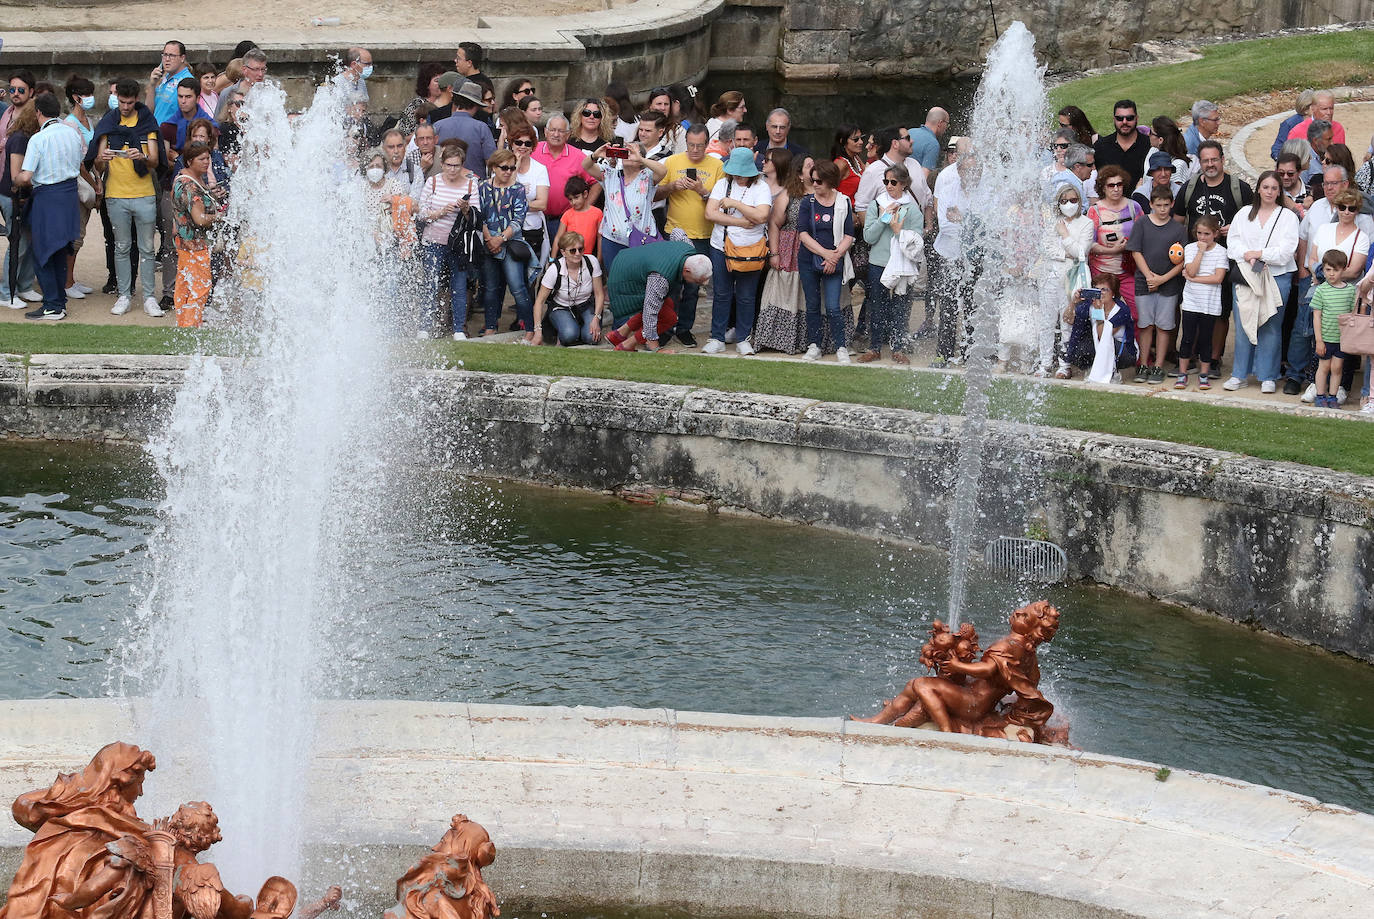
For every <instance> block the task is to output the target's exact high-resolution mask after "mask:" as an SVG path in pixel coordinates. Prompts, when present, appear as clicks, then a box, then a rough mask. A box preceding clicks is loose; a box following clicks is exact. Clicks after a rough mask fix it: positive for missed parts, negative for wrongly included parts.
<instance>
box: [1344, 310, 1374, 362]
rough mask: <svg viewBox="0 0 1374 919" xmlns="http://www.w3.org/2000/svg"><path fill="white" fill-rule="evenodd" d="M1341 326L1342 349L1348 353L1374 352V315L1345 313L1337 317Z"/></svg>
mask: <svg viewBox="0 0 1374 919" xmlns="http://www.w3.org/2000/svg"><path fill="white" fill-rule="evenodd" d="M1337 321H1338V322H1339V323H1340V326H1341V351H1343V352H1344V353H1346V354H1374V315H1371V314H1369V313H1345V314H1343V315H1341V316H1338V317H1337Z"/></svg>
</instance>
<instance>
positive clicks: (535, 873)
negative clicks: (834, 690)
mask: <svg viewBox="0 0 1374 919" xmlns="http://www.w3.org/2000/svg"><path fill="white" fill-rule="evenodd" d="M321 708H322V711H321V717H320V725H319V733H318V737H317V739H316V744H315V749H316V750H317V751H318V753H317V755H316V757H315V759H314V761H313V763H312V764H311V766H310V770H309V775H310V779H309V782H308V795H309V800H308V802H307V812H306V814H305V833H304V835H305V837H306V838H307V839H310V840H311V841H312V842H313V843H314V844H315V845H316V854H317V855H318V856H319V857H320V858H319V861H321V862H323V861H327V860H330V858H331V856H332V857H333V858H332V864H333V867H332V868H327V867H325V868H321V869H319V870H318V871H317V872H316V874H315V877H314V878H313V879H312V878H306V879H305V880H304V883H303V887H304V888H305V889H304V890H303V891H302V893H303V895H306V896H310V895H313V894H312V893H307V891H311V892H313V891H314V890H316V889H317V888H321V887H322V886H323V885H324V884H327V883H339V882H342V883H343V884H345V885H347V887H346V896H347V898H348V901H349V906H350V908H352V909H354V910H356V911H355V912H353V913H352V915H366V916H376V915H378V913H379V911H380V908H382V907H384V906H386V905H389V904H386V903H383V902H378V901H379V900H380V899H381V898H384V897H385V896H386V892H387V891H388V890H394V887H393V886H392V885H394V882H395V878H397V877H399V876H400V874H401V873H402V872H403V871H404V870H405V868H406V867H407V866H408V865H409V863H410V862H411V861H412V860H413V859H414V858H416V857H418V856H419V855H421V854H422V853H423V852H424V851H425V849H426V848H427V847H428V846H431V845H433V844H434V843H435V842H436V841H437V840H438V838H439V837H440V836H441V835H442V834H443V832H444V830H446V829H447V826H448V819H449V817H450V816H451V815H452V814H454V813H458V812H462V813H466V814H467V815H469V816H470V817H472V818H473V819H474V820H477V821H478V822H480V823H482V824H483V825H484V826H485V827H486V828H487V830H488V831H489V832H490V833H491V835H492V837H493V840H494V841H495V843H496V846H497V860H496V863H495V864H494V865H493V866H492V867H491V868H490V869H489V870H487V871H486V872H485V874H486V877H487V880H488V882H489V883H490V884H491V886H492V888H493V889H494V891H495V892H496V894H497V896H498V898H499V899H500V900H501V901H502V903H501V906H502V913H503V914H505V915H525V914H526V913H524V912H517V911H516V910H515V908H514V907H513V906H512V901H513V900H514V901H516V902H521V901H523V902H527V903H530V904H531V906H532V908H531V909H530V910H529V914H530V915H534V914H535V913H536V909H538V910H547V908H548V906H549V905H550V903H551V902H561V903H570V904H572V905H575V906H580V907H582V908H583V909H587V910H588V911H593V910H595V911H597V912H599V911H601V910H602V909H605V908H606V907H608V906H615V905H632V906H638V907H640V908H645V907H659V908H661V909H662V910H663V911H664V912H669V911H676V910H682V911H684V912H687V913H689V914H691V915H696V916H705V915H725V916H730V915H734V916H740V915H749V916H760V917H765V916H766V917H774V916H776V917H784V916H786V917H793V919H800V917H816V919H821V917H825V919H830V917H835V916H862V917H865V919H910V917H913V916H919V917H921V919H1009V917H1019V919H1126V917H1149V919H1193V917H1197V919H1201V917H1208V919H1241V917H1245V919H1278V917H1281V916H1302V917H1304V919H1351V917H1355V916H1359V915H1364V914H1366V913H1367V911H1368V905H1369V901H1368V897H1369V890H1370V888H1371V886H1372V885H1374V817H1370V816H1369V815H1366V814H1360V813H1356V812H1353V811H1350V810H1347V809H1345V808H1341V807H1333V806H1330V805H1324V804H1321V803H1319V802H1317V801H1314V800H1312V799H1311V798H1304V797H1301V796H1298V795H1293V794H1290V793H1287V792H1282V791H1277V790H1274V789H1270V788H1263V787H1260V786H1256V785H1249V784H1247V783H1244V782H1238V781H1236V780H1234V779H1226V778H1220V777H1217V776H1209V775H1201V774H1198V773H1193V772H1186V771H1183V770H1177V771H1175V772H1173V773H1172V774H1170V775H1168V780H1167V781H1159V780H1158V777H1157V774H1156V768H1157V767H1156V766H1155V765H1154V764H1151V763H1141V762H1137V761H1133V760H1123V759H1118V758H1115V757H1110V756H1100V755H1096V754H1092V753H1084V752H1082V751H1077V750H1068V749H1064V748H1056V747H1042V746H1035V745H1029V744H1017V743H1011V742H1008V741H999V740H990V739H986V738H981V737H968V736H962V735H948V734H937V733H932V732H928V731H913V730H904V729H901V728H890V727H880V726H877V725H868V724H858V723H855V722H846V721H843V720H841V719H839V718H778V717H755V716H741V715H725V714H709V713H699V712H675V711H671V710H665V709H653V710H643V709H631V708H584V707H578V708H565V707H559V706H549V707H522V706H513V705H476V704H473V705H465V704H439V703H424V702H399V701H396V702H390V701H388V702H329V703H324V704H323V705H322V706H321ZM155 718H156V712H154V711H151V710H148V709H147V708H146V706H145V705H144V704H143V703H142V702H141V701H140V700H134V701H133V702H132V703H128V702H124V701H116V700H80V701H76V700H70V701H56V700H41V701H20V702H5V703H0V738H4V739H3V740H0V800H3V801H10V800H13V799H14V798H15V797H16V796H17V795H19V794H21V793H23V792H26V791H29V790H30V789H32V788H35V787H39V786H45V785H47V784H48V783H50V782H52V780H53V777H54V776H55V775H56V774H57V773H58V772H59V771H61V772H69V771H74V770H76V769H77V768H79V767H80V766H82V765H84V764H85V762H86V761H87V760H88V759H89V757H90V755H91V754H92V753H93V752H94V751H95V750H97V749H98V748H99V747H100V746H101V745H103V744H105V743H107V742H109V741H110V740H113V739H116V738H118V739H122V740H126V741H129V742H133V743H139V744H143V745H146V744H147V742H148V741H147V737H146V735H147V733H148V732H147V730H146V725H148V724H149V723H150V721H151V720H153V719H155ZM153 752H154V753H160V752H161V751H159V750H157V749H154V750H153ZM147 782H148V791H149V793H150V794H155V795H156V796H157V798H158V799H159V800H163V801H185V800H201V799H203V798H206V797H207V796H208V797H209V799H210V802H211V803H212V804H213V803H214V796H213V793H212V792H213V789H212V788H211V787H210V786H209V782H208V780H207V778H206V774H205V772H204V768H203V764H200V763H194V762H190V763H188V762H179V761H170V762H169V761H167V760H166V758H165V757H160V758H159V762H158V769H157V772H155V773H152V774H150V775H149V776H148V779H147ZM269 791H270V790H269ZM140 809H141V810H143V811H144V814H143V816H145V817H152V816H154V815H153V814H152V813H149V812H148V809H147V803H146V799H145V801H144V803H143V804H142V805H141V807H140ZM269 829H270V828H266V829H264V831H269ZM28 836H29V834H28V833H26V832H25V831H23V830H22V829H20V828H19V827H17V826H16V825H14V824H12V823H10V822H9V821H4V822H3V823H0V885H4V886H0V890H3V889H5V887H6V886H8V885H7V884H6V883H5V882H7V881H8V878H9V873H10V871H12V870H13V866H14V865H15V864H16V862H17V855H18V851H19V849H18V847H19V846H21V845H23V844H24V843H25V842H26V841H27V839H28ZM226 836H227V838H226V839H225V840H224V842H222V843H220V844H219V845H218V846H217V847H216V849H215V850H211V852H210V853H208V857H209V859H210V860H212V861H213V860H214V859H215V852H216V851H219V850H226V849H232V848H237V847H242V846H251V845H252V840H251V839H244V838H240V837H235V836H234V835H233V834H232V833H228V834H226ZM340 855H345V856H348V858H347V860H346V861H344V860H343V859H340V858H339V857H338V856H340ZM341 863H342V864H343V865H345V866H346V867H345V870H343V871H341V869H340V867H339V866H340V864H341ZM7 869H8V870H7ZM359 901H361V905H362V907H363V908H362V909H361V910H359V909H358V905H359ZM16 919H23V917H16Z"/></svg>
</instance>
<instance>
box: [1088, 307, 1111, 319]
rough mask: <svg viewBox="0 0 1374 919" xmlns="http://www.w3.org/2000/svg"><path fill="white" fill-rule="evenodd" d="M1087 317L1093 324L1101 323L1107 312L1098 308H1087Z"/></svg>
mask: <svg viewBox="0 0 1374 919" xmlns="http://www.w3.org/2000/svg"><path fill="white" fill-rule="evenodd" d="M1088 316H1089V318H1091V319H1092V321H1093V322H1102V321H1104V320H1105V319H1106V318H1107V311H1106V310H1104V309H1103V308H1102V307H1100V306H1090V307H1088Z"/></svg>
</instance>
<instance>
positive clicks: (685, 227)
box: [654, 124, 725, 348]
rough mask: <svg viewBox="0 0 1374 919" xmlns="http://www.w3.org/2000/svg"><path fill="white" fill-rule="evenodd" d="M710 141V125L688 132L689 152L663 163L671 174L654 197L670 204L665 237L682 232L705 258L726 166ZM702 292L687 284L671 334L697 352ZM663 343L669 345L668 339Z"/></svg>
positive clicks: (700, 126)
mask: <svg viewBox="0 0 1374 919" xmlns="http://www.w3.org/2000/svg"><path fill="white" fill-rule="evenodd" d="M709 141H710V135H709V133H708V132H707V130H706V125H704V124H694V125H692V126H691V127H690V128H688V129H687V151H686V152H685V153H675V154H673V155H672V156H670V157H668V158H667V159H666V160H664V161H663V166H664V168H665V169H666V170H667V172H666V173H665V174H664V176H663V180H662V181H661V182H659V183H658V189H657V190H656V191H655V193H654V197H656V198H658V199H664V198H666V199H667V200H668V222H667V224H665V225H664V228H663V231H664V233H671V232H673V230H675V229H680V230H682V232H684V233H686V234H687V238H688V239H689V240H690V241H691V243H692V245H693V247H695V248H696V250H697V252H698V253H699V254H701V255H710V254H711V230H712V229H713V227H712V225H711V223H710V222H709V221H708V220H707V219H706V199H707V198H708V197H710V195H711V187H712V186H714V185H715V184H716V182H717V181H718V180H719V179H720V177H721V175H722V174H723V173H722V170H723V169H724V166H725V164H724V163H722V162H721V161H720V160H719V159H717V158H716V157H714V156H707V155H706V145H707V143H708V142H709ZM700 292H701V287H700V285H697V284H690V283H686V282H684V283H683V285H682V302H681V303H679V304H678V305H677V317H678V318H677V327H676V328H674V329H673V331H672V333H671V334H673V335H676V336H677V339H678V341H680V342H682V343H683V344H684V345H686V346H687V347H689V348H695V347H696V344H697V340H696V336H694V335H693V334H692V326H693V325H694V324H695V323H696V319H697V298H698V296H699V295H700ZM663 343H664V344H667V343H668V339H667V337H666V336H665V337H664V339H663Z"/></svg>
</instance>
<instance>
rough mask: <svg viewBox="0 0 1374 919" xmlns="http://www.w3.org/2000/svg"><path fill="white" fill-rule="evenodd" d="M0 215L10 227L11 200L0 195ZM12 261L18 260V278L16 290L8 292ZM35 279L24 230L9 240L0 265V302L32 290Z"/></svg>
mask: <svg viewBox="0 0 1374 919" xmlns="http://www.w3.org/2000/svg"><path fill="white" fill-rule="evenodd" d="M0 214H4V215H5V226H7V227H8V226H11V225H12V224H11V221H12V220H13V219H14V199H13V198H11V197H8V196H7V195H0ZM13 259H18V260H19V277H18V280H17V282H16V283H17V288H16V289H15V290H10V262H11V260H13ZM35 279H36V278H35V273H34V264H33V253H32V252H31V251H30V249H29V233H28V231H27V230H25V231H24V232H22V233H20V234H19V238H18V239H11V240H10V243H9V251H7V252H6V253H5V261H4V262H3V263H0V300H12V299H14V298H15V297H16V296H18V295H19V291H21V290H29V289H30V288H32V287H33V282H34V280H35Z"/></svg>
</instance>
